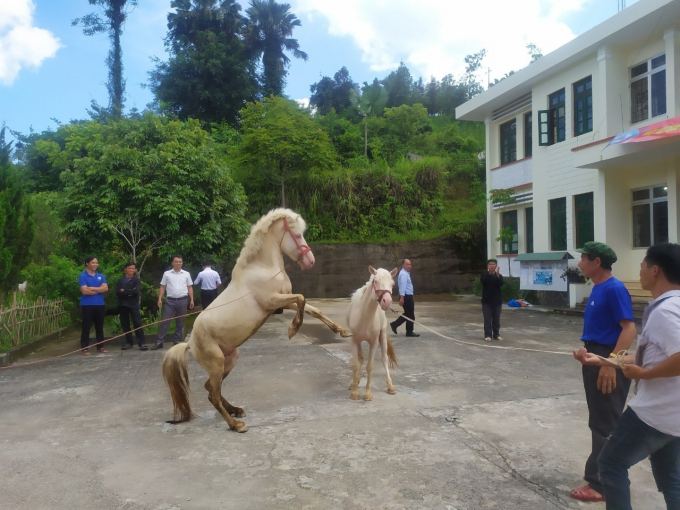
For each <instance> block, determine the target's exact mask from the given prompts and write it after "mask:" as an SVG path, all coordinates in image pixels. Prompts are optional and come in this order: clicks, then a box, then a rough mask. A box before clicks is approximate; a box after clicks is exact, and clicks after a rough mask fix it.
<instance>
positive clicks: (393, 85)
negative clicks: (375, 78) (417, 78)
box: [382, 62, 413, 108]
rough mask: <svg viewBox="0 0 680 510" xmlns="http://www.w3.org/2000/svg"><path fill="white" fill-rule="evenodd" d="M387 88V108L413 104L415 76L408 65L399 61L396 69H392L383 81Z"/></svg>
mask: <svg viewBox="0 0 680 510" xmlns="http://www.w3.org/2000/svg"><path fill="white" fill-rule="evenodd" d="M382 84H383V85H384V86H385V89H386V90H387V104H386V105H385V106H386V107H387V108H394V107H395V106H401V105H403V104H407V105H411V104H413V102H412V98H413V78H412V77H411V72H410V71H409V70H408V67H406V66H405V65H404V63H403V62H400V63H399V67H398V68H397V70H396V71H392V72H391V73H390V74H388V75H387V77H386V78H385V79H384V80H383V81H382Z"/></svg>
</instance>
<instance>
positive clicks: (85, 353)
mask: <svg viewBox="0 0 680 510" xmlns="http://www.w3.org/2000/svg"><path fill="white" fill-rule="evenodd" d="M80 354H81V355H83V356H89V355H90V351H80Z"/></svg>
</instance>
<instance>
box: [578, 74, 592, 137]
mask: <svg viewBox="0 0 680 510" xmlns="http://www.w3.org/2000/svg"><path fill="white" fill-rule="evenodd" d="M592 130H593V80H592V78H591V77H590V76H588V78H585V79H583V80H581V81H578V82H576V83H574V136H579V135H582V134H584V133H590V132H591V131H592Z"/></svg>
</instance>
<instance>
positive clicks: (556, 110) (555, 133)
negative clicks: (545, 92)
mask: <svg viewBox="0 0 680 510" xmlns="http://www.w3.org/2000/svg"><path fill="white" fill-rule="evenodd" d="M560 96H564V97H562V99H561V100H560ZM555 99H557V101H555ZM548 110H549V111H550V131H549V132H550V135H551V139H552V143H551V145H554V144H556V143H560V142H564V141H565V140H566V139H567V93H566V89H564V88H561V89H560V90H558V91H556V92H553V93H552V94H550V95H549V96H548ZM560 110H562V114H561V115H560ZM560 122H562V123H563V124H564V125H563V126H562V127H560ZM560 133H561V137H560Z"/></svg>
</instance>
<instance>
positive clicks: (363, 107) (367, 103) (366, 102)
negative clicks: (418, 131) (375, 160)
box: [350, 78, 387, 156]
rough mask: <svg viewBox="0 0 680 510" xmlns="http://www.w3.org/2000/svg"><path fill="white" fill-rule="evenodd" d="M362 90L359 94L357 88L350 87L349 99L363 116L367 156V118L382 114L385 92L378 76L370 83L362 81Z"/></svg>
mask: <svg viewBox="0 0 680 510" xmlns="http://www.w3.org/2000/svg"><path fill="white" fill-rule="evenodd" d="M362 92H363V93H362V94H359V91H358V90H357V89H352V92H351V93H350V94H351V95H350V100H351V101H352V106H354V107H356V108H357V109H358V110H359V113H360V114H361V116H362V117H363V118H364V156H368V118H369V117H376V116H378V115H381V114H382V112H383V110H384V109H385V104H387V92H386V91H385V87H383V86H382V84H381V83H380V82H379V81H378V78H375V79H374V80H373V83H371V84H370V85H369V84H368V83H366V82H364V86H363V87H362Z"/></svg>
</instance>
